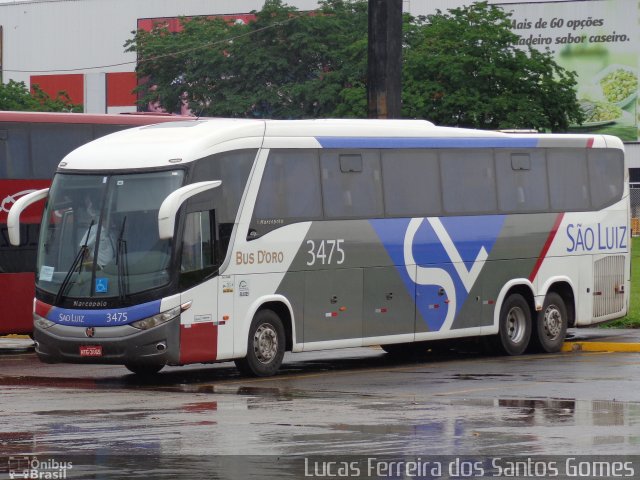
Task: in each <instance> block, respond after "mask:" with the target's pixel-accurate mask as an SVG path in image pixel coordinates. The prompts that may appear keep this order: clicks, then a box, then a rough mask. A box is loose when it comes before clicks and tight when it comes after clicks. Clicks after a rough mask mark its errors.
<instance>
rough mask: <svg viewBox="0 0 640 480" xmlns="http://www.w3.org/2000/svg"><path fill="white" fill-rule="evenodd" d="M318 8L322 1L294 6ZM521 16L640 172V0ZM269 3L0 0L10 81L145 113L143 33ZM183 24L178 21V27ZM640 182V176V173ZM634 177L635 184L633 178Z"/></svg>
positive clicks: (420, 7)
mask: <svg viewBox="0 0 640 480" xmlns="http://www.w3.org/2000/svg"><path fill="white" fill-rule="evenodd" d="M287 3H289V4H290V5H293V6H295V7H296V8H298V9H299V10H313V9H315V8H317V7H318V2H317V1H316V0H289V1H288V2H287ZM466 3H469V2H468V1H466V0H465V1H461V0H448V1H444V0H404V2H403V7H404V9H405V11H408V12H410V13H411V14H413V15H428V14H430V13H435V12H436V11H437V10H438V9H441V10H446V9H449V8H453V7H456V6H462V5H464V4H466ZM492 3H497V4H500V5H502V6H503V8H505V9H506V10H509V11H511V12H512V19H513V30H514V32H516V33H518V35H520V42H519V43H520V45H521V46H522V47H523V48H526V47H528V46H531V47H532V48H536V49H540V50H548V51H550V52H551V53H552V54H553V55H554V58H555V59H556V61H557V62H558V63H560V64H561V65H562V66H563V67H565V68H568V69H570V70H574V71H576V72H577V74H578V84H579V86H578V97H579V99H580V101H581V103H582V104H583V105H584V109H585V111H586V112H588V118H587V121H586V122H585V124H584V125H583V126H582V127H580V129H579V130H581V131H584V132H591V133H605V134H612V135H616V136H618V137H620V138H622V139H623V141H625V143H626V144H627V152H628V154H629V158H630V164H631V166H632V167H633V170H632V176H634V175H635V172H639V173H640V144H639V143H638V140H639V138H640V133H639V132H640V130H639V125H640V121H639V114H640V104H639V103H638V102H639V98H640V97H639V95H638V67H639V62H638V57H639V56H640V34H639V29H638V26H639V23H640V22H639V17H640V4H639V2H638V1H637V0H591V1H573V0H566V1H540V0H539V1H531V0H529V1H527V2H514V1H511V0H503V1H494V2H492ZM263 4H264V0H215V1H212V0H180V1H175V0H32V1H20V0H14V1H4V2H0V28H1V29H2V30H1V37H0V40H1V42H0V64H1V67H2V79H3V81H4V82H7V81H9V80H16V81H23V82H25V84H26V85H29V86H33V85H36V84H37V85H39V86H40V88H42V89H43V90H44V91H45V92H47V93H48V94H50V95H56V94H57V92H59V91H62V90H64V91H66V92H67V93H68V94H69V95H70V97H71V99H72V101H73V102H74V103H80V104H82V105H84V109H85V111H86V112H89V113H100V112H108V113H118V112H131V111H136V109H137V106H136V100H137V98H136V94H135V93H134V92H133V90H134V89H135V87H136V85H137V78H136V74H135V68H136V54H135V53H134V52H126V51H125V46H124V45H125V43H126V42H127V40H130V39H131V38H133V34H134V32H135V30H136V29H138V28H150V26H151V25H152V24H153V22H154V21H158V20H163V21H167V22H177V20H176V19H177V18H178V17H181V16H196V15H203V16H214V15H215V16H218V15H225V16H228V18H232V19H237V20H238V21H250V14H251V12H252V11H254V10H259V9H261V8H262V5H263ZM176 24H177V23H176ZM638 177H639V178H638V179H637V180H638V181H640V174H639V175H638ZM633 179H635V178H633Z"/></svg>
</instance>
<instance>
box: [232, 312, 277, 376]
mask: <svg viewBox="0 0 640 480" xmlns="http://www.w3.org/2000/svg"><path fill="white" fill-rule="evenodd" d="M284 348H285V336H284V327H283V326H282V321H281V320H280V317H278V315H277V314H276V313H275V312H274V311H272V310H260V311H259V312H258V313H256V316H255V317H253V321H252V322H251V327H250V328H249V337H248V343H247V356H246V357H245V358H241V359H238V360H236V361H235V364H236V367H238V370H240V372H241V373H243V374H245V375H251V376H255V377H269V376H271V375H273V374H275V373H276V372H277V371H278V369H279V368H280V365H282V359H283V358H284Z"/></svg>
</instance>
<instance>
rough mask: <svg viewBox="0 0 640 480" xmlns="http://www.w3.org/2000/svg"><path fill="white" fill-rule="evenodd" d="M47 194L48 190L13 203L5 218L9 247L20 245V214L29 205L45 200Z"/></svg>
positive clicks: (34, 193)
mask: <svg viewBox="0 0 640 480" xmlns="http://www.w3.org/2000/svg"><path fill="white" fill-rule="evenodd" d="M48 193H49V189H48V188H43V189H42V190H36V191H35V192H31V193H29V194H27V195H25V196H24V197H20V198H19V199H18V200H16V203H14V204H13V206H12V207H11V208H10V209H9V215H8V216H7V230H8V231H9V242H10V243H11V245H13V246H14V247H17V246H19V245H20V214H22V212H24V211H25V210H26V209H27V207H28V206H29V205H31V204H33V203H36V202H37V201H38V200H42V199H43V198H45V197H46V196H47V194H48Z"/></svg>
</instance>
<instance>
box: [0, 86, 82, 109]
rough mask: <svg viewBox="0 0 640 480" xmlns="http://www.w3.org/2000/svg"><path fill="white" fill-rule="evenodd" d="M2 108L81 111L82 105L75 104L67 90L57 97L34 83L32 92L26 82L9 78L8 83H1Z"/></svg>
mask: <svg viewBox="0 0 640 480" xmlns="http://www.w3.org/2000/svg"><path fill="white" fill-rule="evenodd" d="M0 110H14V111H39V112H81V111H82V107H81V106H80V105H75V104H74V103H73V102H72V101H71V99H70V98H69V95H68V94H67V93H65V92H59V93H58V95H57V96H56V98H51V97H50V96H49V95H48V94H47V93H45V92H44V91H42V89H41V88H40V87H39V86H38V85H34V86H33V94H32V93H31V92H30V91H29V88H28V87H27V86H26V85H25V83H24V82H16V81H14V80H9V82H8V83H6V84H3V83H0Z"/></svg>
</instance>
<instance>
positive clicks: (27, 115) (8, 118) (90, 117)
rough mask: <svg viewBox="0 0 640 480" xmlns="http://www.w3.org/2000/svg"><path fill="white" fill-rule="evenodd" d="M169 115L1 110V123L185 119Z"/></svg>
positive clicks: (143, 122) (136, 122)
mask: <svg viewBox="0 0 640 480" xmlns="http://www.w3.org/2000/svg"><path fill="white" fill-rule="evenodd" d="M184 118H185V117H180V116H178V115H172V114H169V113H166V114H162V113H119V114H108V113H69V112H12V111H6V110H0V122H12V123H66V124H98V125H131V126H139V125H149V124H151V123H161V122H175V121H176V120H179V119H184Z"/></svg>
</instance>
